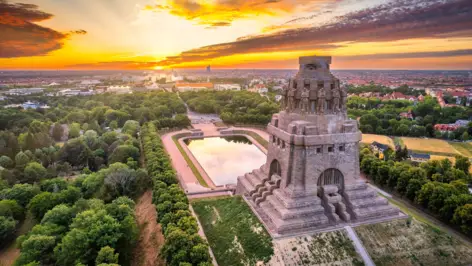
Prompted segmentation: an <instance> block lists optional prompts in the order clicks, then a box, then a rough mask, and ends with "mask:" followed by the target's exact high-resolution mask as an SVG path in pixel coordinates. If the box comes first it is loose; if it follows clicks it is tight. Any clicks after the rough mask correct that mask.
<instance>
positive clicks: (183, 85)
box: [175, 82, 213, 92]
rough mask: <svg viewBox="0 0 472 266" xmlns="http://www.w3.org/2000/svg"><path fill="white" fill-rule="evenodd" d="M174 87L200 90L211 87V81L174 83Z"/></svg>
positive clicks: (182, 90)
mask: <svg viewBox="0 0 472 266" xmlns="http://www.w3.org/2000/svg"><path fill="white" fill-rule="evenodd" d="M175 88H176V89H177V90H178V91H180V92H184V91H200V90H208V89H213V83H209V82H207V83H176V84H175Z"/></svg>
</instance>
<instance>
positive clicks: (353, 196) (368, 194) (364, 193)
mask: <svg viewBox="0 0 472 266" xmlns="http://www.w3.org/2000/svg"><path fill="white" fill-rule="evenodd" d="M344 194H345V196H346V198H347V199H348V200H349V201H353V200H357V199H368V198H374V197H377V192H376V191H374V190H371V189H364V190H356V191H345V192H344Z"/></svg>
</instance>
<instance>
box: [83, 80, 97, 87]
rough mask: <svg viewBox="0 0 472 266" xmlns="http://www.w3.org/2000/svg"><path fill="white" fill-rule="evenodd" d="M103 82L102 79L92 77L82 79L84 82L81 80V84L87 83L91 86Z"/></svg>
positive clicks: (86, 84)
mask: <svg viewBox="0 0 472 266" xmlns="http://www.w3.org/2000/svg"><path fill="white" fill-rule="evenodd" d="M100 83H102V82H101V81H100V80H96V79H91V80H88V79H87V80H82V82H80V85H85V86H90V85H97V84H100Z"/></svg>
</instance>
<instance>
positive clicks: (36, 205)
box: [28, 192, 59, 221]
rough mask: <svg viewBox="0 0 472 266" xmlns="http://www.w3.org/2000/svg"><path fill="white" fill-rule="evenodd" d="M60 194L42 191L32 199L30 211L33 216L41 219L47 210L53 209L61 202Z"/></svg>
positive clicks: (29, 206)
mask: <svg viewBox="0 0 472 266" xmlns="http://www.w3.org/2000/svg"><path fill="white" fill-rule="evenodd" d="M58 201H59V198H58V195H57V194H56V193H50V192H42V193H40V194H38V195H36V196H34V198H32V199H31V201H30V203H29V204H28V209H29V211H30V212H31V213H32V214H33V216H34V217H35V218H36V219H37V220H38V221H40V220H41V219H42V218H43V216H44V215H45V214H46V212H47V211H49V210H51V209H52V208H54V206H56V205H57V204H58V203H59V202H58Z"/></svg>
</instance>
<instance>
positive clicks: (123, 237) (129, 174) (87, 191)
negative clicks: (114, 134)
mask: <svg viewBox="0 0 472 266" xmlns="http://www.w3.org/2000/svg"><path fill="white" fill-rule="evenodd" d="M150 186H151V180H150V179H149V177H148V175H147V172H146V171H145V170H143V169H138V170H135V169H133V168H130V167H129V166H127V165H125V164H123V163H115V164H112V165H110V167H108V168H104V169H102V170H100V171H98V172H96V173H89V174H83V175H81V176H79V177H76V178H75V179H73V180H72V181H67V180H65V179H63V178H52V179H43V180H42V181H41V182H39V183H36V184H16V185H14V186H13V187H11V188H5V189H3V190H1V191H0V228H1V229H0V237H1V239H0V240H1V242H2V243H8V242H9V241H8V240H10V239H11V238H12V237H13V236H14V233H15V228H16V225H17V224H18V223H19V222H20V221H21V220H22V219H23V217H24V216H25V213H26V211H28V212H30V213H31V215H32V216H33V217H34V219H35V220H36V221H38V222H39V224H37V225H36V226H34V227H33V229H32V230H31V232H29V233H27V234H26V235H23V236H21V237H20V238H19V239H18V245H19V247H20V249H21V254H20V257H19V258H18V260H17V261H16V263H15V265H26V264H28V263H38V265H53V264H56V265H78V264H83V265H90V264H93V263H95V262H97V261H100V262H101V263H118V261H119V262H120V264H122V265H126V264H128V263H129V261H130V255H131V251H132V249H133V247H134V245H135V241H136V239H137V233H138V229H137V225H136V221H135V217H134V202H133V201H132V200H131V198H135V197H136V196H138V195H140V194H141V193H142V192H143V191H144V190H145V189H146V188H147V187H150ZM107 202H108V204H105V203H107ZM102 249H104V250H103V251H102ZM111 251H113V252H111ZM115 251H116V253H115ZM101 253H105V254H101ZM110 253H111V254H110ZM105 255H106V256H105ZM102 257H105V258H102ZM108 258H111V259H110V261H108ZM34 265H36V264H34Z"/></svg>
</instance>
